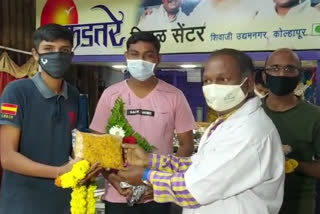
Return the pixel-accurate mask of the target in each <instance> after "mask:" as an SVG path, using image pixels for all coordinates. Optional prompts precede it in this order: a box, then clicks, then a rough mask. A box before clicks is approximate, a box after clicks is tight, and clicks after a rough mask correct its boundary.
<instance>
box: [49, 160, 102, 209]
mask: <svg viewBox="0 0 320 214" xmlns="http://www.w3.org/2000/svg"><path fill="white" fill-rule="evenodd" d="M89 169H90V163H89V162H88V161H87V160H82V161H79V162H77V163H75V164H74V165H73V167H72V170H71V171H70V172H67V173H65V174H63V175H61V176H59V177H57V178H56V180H55V185H56V186H58V187H62V188H72V193H71V201H70V206H71V214H94V213H95V203H96V198H95V197H94V191H95V190H96V188H97V185H96V184H95V183H94V182H92V183H90V184H89V185H88V186H86V185H82V186H79V185H78V183H79V181H81V180H82V179H84V178H85V176H86V173H87V172H88V170H89Z"/></svg>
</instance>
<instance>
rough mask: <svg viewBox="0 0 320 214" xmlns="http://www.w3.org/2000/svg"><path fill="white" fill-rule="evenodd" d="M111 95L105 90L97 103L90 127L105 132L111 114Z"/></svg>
mask: <svg viewBox="0 0 320 214" xmlns="http://www.w3.org/2000/svg"><path fill="white" fill-rule="evenodd" d="M110 111H111V107H110V95H109V94H108V91H107V90H105V91H104V92H103V94H102V96H101V98H100V100H99V102H98V104H97V107H96V111H95V113H94V116H93V119H92V121H91V124H90V127H89V128H90V129H91V130H93V131H97V132H100V133H105V128H106V125H107V121H108V118H109V116H110V113H111V112H110Z"/></svg>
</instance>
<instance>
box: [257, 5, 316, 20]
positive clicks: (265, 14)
mask: <svg viewBox="0 0 320 214" xmlns="http://www.w3.org/2000/svg"><path fill="white" fill-rule="evenodd" d="M270 1H271V0H270ZM317 18H320V12H319V11H318V10H317V9H315V8H314V7H311V2H310V0H305V1H304V2H302V3H300V4H298V5H296V6H295V7H292V8H290V10H289V11H288V13H287V14H286V15H285V16H280V15H278V13H277V11H276V8H275V4H272V5H271V7H270V6H269V7H268V6H264V7H263V8H261V9H260V10H259V13H258V15H257V20H259V19H261V21H264V22H266V20H269V22H270V23H271V24H272V25H274V23H278V24H283V23H287V24H290V23H291V22H293V23H294V24H296V23H297V22H298V23H306V22H310V21H311V20H314V21H317ZM267 22H268V21H267Z"/></svg>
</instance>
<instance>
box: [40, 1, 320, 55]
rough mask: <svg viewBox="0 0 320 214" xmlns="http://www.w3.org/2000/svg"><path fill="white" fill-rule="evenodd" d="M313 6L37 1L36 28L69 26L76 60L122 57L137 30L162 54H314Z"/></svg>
mask: <svg viewBox="0 0 320 214" xmlns="http://www.w3.org/2000/svg"><path fill="white" fill-rule="evenodd" d="M313 6H314V5H313ZM313 6H312V5H311V3H310V1H298V0H260V1H257V0H121V1H107V2H106V1H104V0H91V1H81V0H37V25H38V26H39V25H44V24H48V23H52V22H55V23H59V24H63V25H66V26H68V27H69V29H70V30H72V31H73V33H74V50H75V54H76V55H120V54H123V53H124V51H125V50H126V45H125V41H126V40H127V39H128V38H129V37H130V35H131V34H132V33H134V32H137V31H149V32H151V33H153V34H154V35H155V36H156V37H157V38H158V39H159V41H160V42H161V52H162V53H201V52H202V53H203V52H205V53H207V52H211V51H212V50H215V49H221V48H225V47H228V48H235V49H240V50H245V51H252V50H254V51H262V50H274V49H278V48H282V47H287V48H292V49H304V50H305V49H319V48H320V11H319V10H318V9H316V8H315V7H313ZM279 8H280V9H281V8H282V9H281V10H279Z"/></svg>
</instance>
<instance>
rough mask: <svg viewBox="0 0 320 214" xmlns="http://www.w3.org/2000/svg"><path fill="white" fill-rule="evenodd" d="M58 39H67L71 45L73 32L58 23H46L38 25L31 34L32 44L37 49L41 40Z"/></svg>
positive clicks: (51, 40)
mask: <svg viewBox="0 0 320 214" xmlns="http://www.w3.org/2000/svg"><path fill="white" fill-rule="evenodd" d="M58 39H63V40H67V41H69V42H70V44H71V46H73V33H72V31H71V30H69V29H68V28H67V27H65V26H62V25H59V24H47V25H44V26H41V27H39V28H38V29H37V30H36V31H35V32H34V33H33V35H32V40H33V46H34V48H36V49H37V50H38V48H39V44H40V43H41V42H42V41H48V42H53V41H56V40H58Z"/></svg>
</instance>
